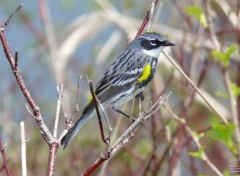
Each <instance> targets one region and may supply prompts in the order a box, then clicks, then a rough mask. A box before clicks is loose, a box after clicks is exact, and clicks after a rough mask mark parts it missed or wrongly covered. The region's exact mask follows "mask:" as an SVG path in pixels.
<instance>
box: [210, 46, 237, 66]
mask: <svg viewBox="0 0 240 176" xmlns="http://www.w3.org/2000/svg"><path fill="white" fill-rule="evenodd" d="M237 49H238V46H237V45H231V46H230V47H229V48H227V50H226V51H225V52H221V51H218V50H213V51H212V55H213V56H214V57H215V58H216V59H217V60H218V61H220V63H221V64H222V66H223V67H224V68H227V67H228V66H229V64H230V57H231V55H232V54H233V53H234V52H235V51H236V50H237Z"/></svg>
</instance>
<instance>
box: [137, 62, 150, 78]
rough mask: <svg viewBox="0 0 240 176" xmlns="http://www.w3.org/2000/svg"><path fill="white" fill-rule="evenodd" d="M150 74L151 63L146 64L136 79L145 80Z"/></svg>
mask: <svg viewBox="0 0 240 176" xmlns="http://www.w3.org/2000/svg"><path fill="white" fill-rule="evenodd" d="M150 74H151V65H150V64H147V65H146V66H145V67H144V69H143V72H142V75H141V76H140V77H139V78H138V81H139V82H143V81H145V80H147V79H148V77H149V76H150Z"/></svg>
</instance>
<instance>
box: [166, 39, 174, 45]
mask: <svg viewBox="0 0 240 176" xmlns="http://www.w3.org/2000/svg"><path fill="white" fill-rule="evenodd" d="M174 45H175V44H174V43H171V42H169V41H167V40H165V42H164V45H163V46H174Z"/></svg>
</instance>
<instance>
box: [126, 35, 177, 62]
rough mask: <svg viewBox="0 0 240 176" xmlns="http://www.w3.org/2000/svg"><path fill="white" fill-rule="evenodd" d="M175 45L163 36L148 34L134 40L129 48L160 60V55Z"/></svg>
mask: <svg viewBox="0 0 240 176" xmlns="http://www.w3.org/2000/svg"><path fill="white" fill-rule="evenodd" d="M174 45H175V44H174V43H171V42H169V41H168V40H166V39H165V38H164V37H163V36H162V35H161V34H158V33H155V32H146V33H143V34H141V35H139V36H138V37H137V38H136V39H134V40H133V41H132V43H131V44H130V46H129V47H131V48H132V49H133V48H134V49H136V48H137V49H140V50H142V52H144V53H145V54H148V55H150V56H152V57H156V58H158V56H159V54H160V53H161V52H162V50H163V49H164V48H165V47H166V46H174Z"/></svg>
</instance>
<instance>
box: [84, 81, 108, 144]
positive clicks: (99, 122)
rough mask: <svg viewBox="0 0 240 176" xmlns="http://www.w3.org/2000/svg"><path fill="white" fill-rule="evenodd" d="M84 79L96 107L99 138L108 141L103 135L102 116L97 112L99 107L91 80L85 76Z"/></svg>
mask: <svg viewBox="0 0 240 176" xmlns="http://www.w3.org/2000/svg"><path fill="white" fill-rule="evenodd" d="M86 79H87V81H88V85H89V88H90V92H91V94H92V98H93V103H94V106H95V109H96V113H97V117H98V124H99V128H100V133H101V138H102V141H103V142H104V143H105V144H106V143H108V142H109V141H108V140H106V139H105V136H104V130H103V124H102V118H101V115H100V112H99V109H98V102H97V99H96V95H95V92H94V89H93V85H92V81H91V80H89V79H88V78H87V76H86Z"/></svg>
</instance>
